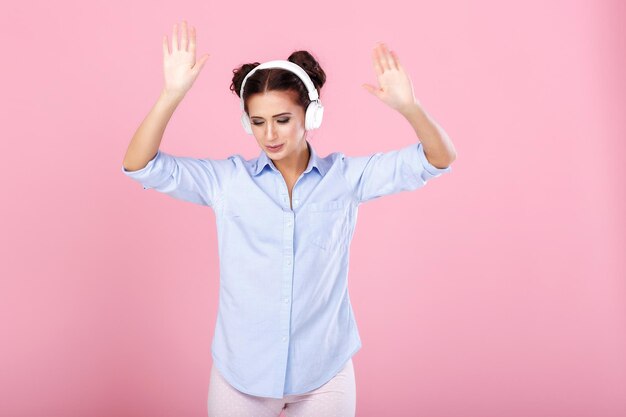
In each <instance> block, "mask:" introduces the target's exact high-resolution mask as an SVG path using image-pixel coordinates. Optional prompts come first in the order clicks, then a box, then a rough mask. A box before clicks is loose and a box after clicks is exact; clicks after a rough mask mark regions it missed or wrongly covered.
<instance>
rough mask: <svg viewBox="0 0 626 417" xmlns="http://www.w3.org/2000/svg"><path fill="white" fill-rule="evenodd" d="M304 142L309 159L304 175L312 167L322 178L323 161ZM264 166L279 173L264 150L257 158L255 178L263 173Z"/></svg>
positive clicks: (324, 170)
mask: <svg viewBox="0 0 626 417" xmlns="http://www.w3.org/2000/svg"><path fill="white" fill-rule="evenodd" d="M305 141H306V145H307V147H308V148H309V153H310V158H309V163H308V165H307V167H306V169H305V170H304V174H306V173H307V172H309V171H311V170H312V169H313V167H315V168H317V171H318V172H319V173H320V174H321V175H322V176H324V175H325V174H326V168H327V167H326V164H325V161H324V159H322V158H320V157H319V156H318V155H317V152H315V149H313V146H311V144H310V143H309V141H308V140H306V139H305ZM266 165H269V166H270V167H271V168H272V169H273V170H274V171H276V172H279V171H278V169H277V168H276V166H275V165H274V162H272V160H271V159H270V158H269V157H268V156H267V154H266V153H265V151H264V150H261V153H260V154H259V157H258V158H257V162H256V167H255V170H254V175H255V176H256V175H259V173H260V172H261V171H263V168H265V166H266Z"/></svg>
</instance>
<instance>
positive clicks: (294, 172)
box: [274, 139, 311, 178]
mask: <svg viewBox="0 0 626 417" xmlns="http://www.w3.org/2000/svg"><path fill="white" fill-rule="evenodd" d="M310 157H311V153H310V152H309V147H308V145H307V141H306V139H305V140H304V146H303V148H302V149H299V150H298V152H296V153H294V154H293V155H292V156H291V158H290V159H287V158H285V159H281V160H280V161H274V166H276V169H278V170H279V171H280V173H281V174H283V177H285V178H298V177H299V176H300V174H302V173H303V172H304V170H305V169H306V167H307V166H308V164H309V158H310Z"/></svg>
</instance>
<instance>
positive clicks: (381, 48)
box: [374, 42, 399, 71]
mask: <svg viewBox="0 0 626 417" xmlns="http://www.w3.org/2000/svg"><path fill="white" fill-rule="evenodd" d="M374 54H375V59H376V60H377V61H378V65H379V66H380V68H382V71H386V70H390V69H395V70H398V69H399V61H396V57H397V55H395V52H391V51H390V50H389V48H387V45H386V44H385V43H383V42H378V43H377V44H376V46H375V47H374ZM394 55H395V56H394Z"/></svg>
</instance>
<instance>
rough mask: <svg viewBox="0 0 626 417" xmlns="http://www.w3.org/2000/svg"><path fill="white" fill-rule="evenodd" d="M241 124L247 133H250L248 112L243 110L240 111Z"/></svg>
mask: <svg viewBox="0 0 626 417" xmlns="http://www.w3.org/2000/svg"><path fill="white" fill-rule="evenodd" d="M241 125H242V126H243V130H245V132H246V133H247V134H249V135H251V134H252V126H251V125H250V118H249V117H248V114H247V113H246V112H245V111H244V112H243V113H241Z"/></svg>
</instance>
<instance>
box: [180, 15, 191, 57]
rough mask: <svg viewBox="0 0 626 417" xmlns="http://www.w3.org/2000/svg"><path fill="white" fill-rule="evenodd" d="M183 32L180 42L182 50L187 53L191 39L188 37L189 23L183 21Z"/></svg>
mask: <svg viewBox="0 0 626 417" xmlns="http://www.w3.org/2000/svg"><path fill="white" fill-rule="evenodd" d="M180 32H181V40H180V50H181V51H186V50H187V47H188V45H189V38H188V35H187V21H186V20H183V26H182V28H181V30H180Z"/></svg>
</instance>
